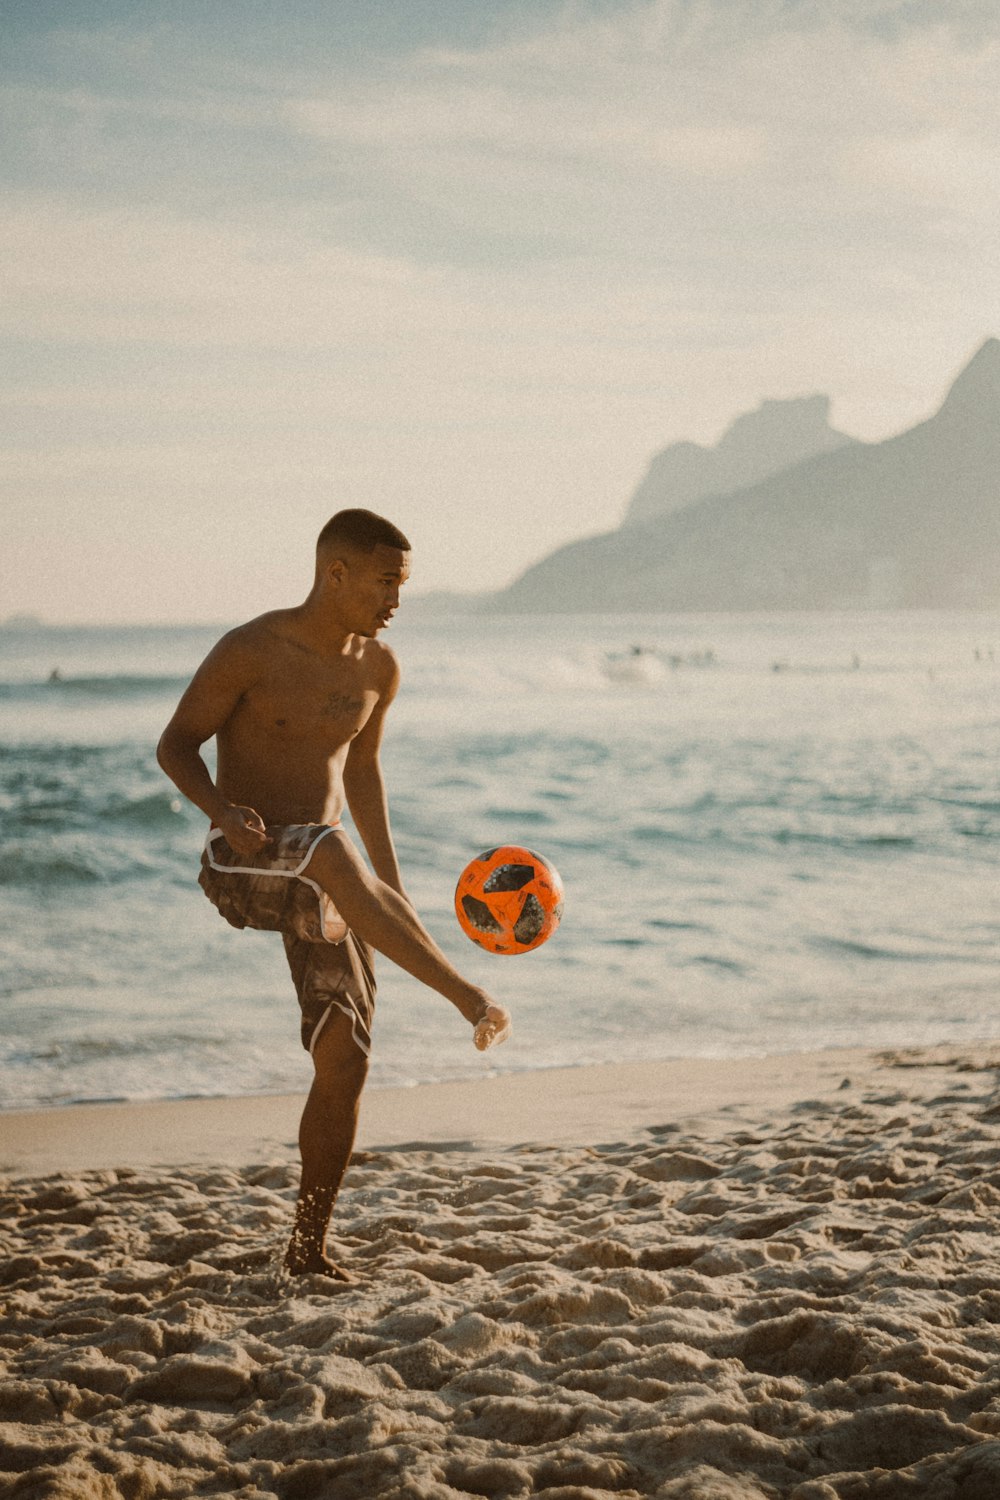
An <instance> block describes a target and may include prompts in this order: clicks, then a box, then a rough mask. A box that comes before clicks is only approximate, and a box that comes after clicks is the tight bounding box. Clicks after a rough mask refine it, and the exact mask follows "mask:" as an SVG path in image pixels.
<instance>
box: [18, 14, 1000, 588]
mask: <svg viewBox="0 0 1000 1500" xmlns="http://www.w3.org/2000/svg"><path fill="white" fill-rule="evenodd" d="M499 11H500V19H498V21H497V23H496V25H495V27H494V28H493V29H492V31H491V32H490V33H489V35H488V37H487V39H486V40H484V41H481V42H480V43H479V44H478V45H476V46H474V47H473V46H469V45H463V46H458V45H454V44H451V43H449V42H448V40H447V39H444V40H443V41H442V43H441V44H439V45H435V46H421V47H414V48H411V49H409V50H405V49H401V48H399V47H396V48H394V49H393V50H392V51H391V52H388V51H385V50H379V48H378V47H375V46H372V47H370V48H368V49H367V50H365V49H364V48H355V49H354V51H353V52H352V53H351V56H350V57H349V58H346V59H345V58H344V57H341V56H338V55H336V54H335V53H334V52H333V51H330V52H327V53H323V52H321V51H317V53H316V55H315V57H313V58H311V59H310V58H309V57H308V56H307V55H305V54H304V53H303V51H302V49H301V47H300V48H298V49H297V50H296V51H295V54H294V57H293V56H292V54H291V52H290V51H288V52H282V51H281V50H280V47H279V49H278V50H277V51H276V52H275V54H274V56H273V58H272V59H271V61H270V63H269V64H267V65H265V62H264V61H263V57H264V55H266V48H264V47H262V45H261V44H260V39H259V38H256V40H254V39H253V38H251V40H250V41H248V42H247V44H246V46H243V44H242V38H241V36H240V34H239V33H238V32H234V33H232V35H231V36H230V37H229V38H228V41H227V45H226V47H225V49H223V48H222V47H221V42H220V37H219V36H215V37H214V38H211V39H209V40H206V39H205V38H201V37H199V38H198V39H197V40H196V39H195V38H194V36H189V37H187V38H185V37H184V36H183V35H181V34H179V33H178V32H176V31H174V30H171V29H170V28H167V29H166V30H163V29H162V28H159V29H158V28H157V27H155V26H151V25H150V24H148V15H147V13H145V12H144V11H143V10H142V7H137V10H136V20H135V22H134V24H132V25H131V26H127V27H125V28H124V30H122V29H119V31H118V32H117V33H114V34H112V35H110V36H108V35H107V34H105V33H98V32H92V33H89V40H88V47H87V48H86V49H81V48H78V47H76V43H75V42H73V39H72V38H71V37H68V36H63V37H58V38H56V39H55V40H53V39H51V38H49V39H48V40H46V39H45V38H41V39H39V40H38V42H37V45H36V50H35V54H34V59H33V63H32V67H31V69H30V70H29V69H25V70H24V71H23V73H22V74H21V75H20V76H12V77H11V79H10V81H9V84H8V88H7V92H6V108H7V115H6V119H7V123H8V126H9V127H10V128H9V129H8V135H9V138H10V140H11V142H12V150H11V151H10V152H9V153H8V155H7V168H8V172H9V174H10V175H9V178H8V191H7V199H6V207H5V213H4V215H3V216H2V217H0V256H2V258H3V264H4V276H5V292H6V295H5V298H4V300H3V303H2V304H0V333H3V334H5V335H6V337H7V339H8V340H9V342H10V345H11V348H12V349H14V350H16V351H18V359H19V365H18V367H17V373H16V375H15V376H14V377H13V378H11V379H10V380H8V381H7V382H6V383H3V382H0V404H4V405H6V406H7V407H8V410H9V412H10V413H12V414H15V416H16V427H14V429H13V430H16V431H17V432H18V434H19V440H18V442H17V444H16V445H15V444H13V443H11V444H9V445H8V449H7V451H6V452H5V455H4V467H5V472H6V473H7V475H8V476H9V482H10V486H11V489H12V492H13V493H15V494H18V495H20V496H22V497H23V502H24V505H25V514H26V515H29V513H30V512H31V508H32V507H33V508H34V511H35V512H37V513H38V514H42V513H43V511H44V510H45V505H46V504H47V503H49V502H51V504H50V511H49V512H46V513H52V508H53V507H54V508H55V509H58V507H59V506H65V505H67V504H71V503H74V497H76V498H77V499H83V500H85V501H86V503H87V504H88V505H90V506H92V507H94V513H95V515H98V514H100V513H101V512H100V507H101V506H102V505H103V504H104V503H105V500H104V498H102V497H104V496H105V495H106V494H111V493H112V492H113V495H114V497H115V500H114V503H115V504H116V505H117V506H118V512H117V514H119V515H121V514H128V516H129V517H130V518H131V520H130V524H132V525H133V526H134V527H135V528H140V527H142V526H143V525H146V524H147V523H146V522H145V521H144V520H143V504H144V503H145V502H146V501H147V500H149V499H152V500H153V501H155V504H156V505H157V506H158V507H160V508H161V509H162V510H163V511H164V512H166V510H167V508H168V507H171V506H173V507H174V508H175V509H176V510H177V512H178V513H180V514H183V515H184V516H185V518H187V519H189V520H190V521H191V522H192V523H195V522H196V521H197V518H198V516H200V515H203V514H205V513H206V510H207V509H210V510H211V512H212V515H213V517H215V518H216V522H215V524H217V525H218V528H219V529H220V530H221V531H223V532H225V531H226V529H227V528H228V529H229V531H232V530H233V529H234V528H237V529H238V528H239V527H240V526H244V527H247V526H249V528H250V529H251V531H252V530H253V529H254V527H255V526H256V525H257V524H258V523H261V521H262V518H263V520H265V521H266V522H267V524H270V517H271V516H272V514H273V512H274V507H275V505H276V504H278V503H279V502H280V504H281V505H282V507H285V508H286V511H287V514H288V515H289V517H291V518H292V519H295V518H298V520H297V521H296V524H299V523H301V527H302V530H303V533H305V532H307V531H309V530H310V529H311V527H312V522H313V518H314V516H315V514H316V513H317V512H318V511H320V510H322V509H325V508H326V507H327V506H328V501H329V499H330V498H331V495H332V494H334V493H337V494H338V495H341V496H343V495H348V496H349V497H350V499H351V500H352V501H354V502H356V503H361V504H371V505H373V506H374V508H376V509H379V508H381V507H383V506H384V507H385V508H386V509H390V510H391V511H392V513H394V514H397V515H398V516H399V517H400V519H401V524H403V525H404V529H406V530H407V531H410V530H411V529H412V530H413V531H414V532H415V533H419V531H420V528H421V526H422V525H423V526H424V527H425V532H424V536H425V539H426V541H427V544H428V545H427V547H426V548H425V553H426V552H427V551H430V552H432V553H433V554H434V557H435V559H436V560H437V565H438V566H439V567H440V571H439V572H436V573H432V574H430V575H428V574H424V575H422V581H423V582H424V583H425V584H427V585H431V584H433V585H438V584H446V583H447V582H449V581H458V580H461V581H463V582H465V583H470V582H481V583H482V584H484V585H493V584H499V583H501V582H503V581H505V579H506V578H509V577H510V576H511V575H512V574H513V573H515V572H516V571H518V569H519V568H520V567H523V566H525V565H526V564H527V563H528V562H530V561H531V560H533V558H535V557H537V556H538V555H539V554H540V553H542V552H543V551H545V550H547V549H548V548H550V547H552V546H555V545H557V544H558V543H560V542H562V541H565V540H568V539H570V538H571V537H573V536H576V535H579V534H581V533H583V532H585V531H594V530H600V529H603V528H606V527H608V526H611V525H613V524H614V523H615V521H616V520H617V518H618V515H619V514H620V512H621V510H622V508H623V506H624V504H625V502H626V499H627V496H628V492H629V489H630V488H631V486H632V485H633V484H634V483H635V482H636V481H637V480H638V478H639V476H640V474H641V472H642V470H643V468H644V467H645V464H646V462H647V461H648V458H649V456H650V455H651V453H652V452H653V451H654V450H655V449H656V448H658V447H661V446H663V445H664V444H665V443H667V442H669V441H672V440H675V439H677V438H693V439H695V440H698V441H714V439H715V438H716V437H717V436H718V435H719V433H720V431H721V430H722V428H723V427H724V426H726V425H727V423H728V422H729V421H730V420H731V418H732V417H733V416H734V415H735V414H736V413H737V412H739V411H740V410H746V409H747V408H749V407H752V406H755V405H756V404H757V403H758V402H759V401H760V400H761V398H762V397H764V396H771V397H780V396H786V395H801V394H807V393H809V392H811V391H815V390H818V389H819V390H829V391H830V392H831V393H832V394H833V396H834V402H835V404H834V418H835V420H836V421H837V422H838V423H839V424H840V425H843V426H844V427H846V428H847V429H848V430H854V431H856V432H857V433H858V435H859V436H863V437H879V436H884V435H885V434H886V433H887V432H889V431H892V430H896V429H898V428H899V427H902V426H903V425H906V423H907V422H908V421H912V420H916V419H917V418H918V417H919V416H922V415H924V414H926V412H927V411H929V410H930V409H932V408H933V406H934V405H935V404H936V402H937V400H938V398H939V396H940V394H941V391H942V389H943V385H944V383H945V377H946V375H947V374H948V373H950V372H952V371H954V370H957V368H958V367H959V365H960V364H961V363H962V361H963V359H964V358H966V357H967V356H968V354H969V353H971V352H972V350H973V349H974V348H975V347H976V345H977V344H978V343H979V342H980V341H981V340H982V338H983V337H984V336H985V335H986V334H988V333H990V332H996V331H998V329H1000V295H998V294H997V293H996V292H995V291H994V290H993V288H992V286H991V285H990V284H989V283H988V282H987V281H986V279H985V278H984V275H983V266H984V264H985V256H984V251H985V246H986V245H987V243H988V242H989V240H990V238H991V236H992V234H993V233H994V232H995V228H996V217H997V208H996V206H995V205H996V195H995V193H994V192H993V190H992V176H993V155H994V151H995V123H994V122H995V100H996V97H997V95H998V92H1000V50H998V49H1000V42H998V35H997V33H998V23H997V19H996V16H995V14H994V13H993V12H992V10H987V9H984V7H983V6H977V5H972V4H963V3H961V0H960V3H959V4H957V5H956V6H955V7H954V8H949V13H948V17H947V18H946V19H944V20H943V19H942V18H941V8H940V7H939V6H937V5H931V4H929V3H928V4H910V3H908V4H906V5H903V4H901V3H900V4H889V3H884V4H882V3H872V4H867V3H866V4H861V3H858V4H853V3H848V0H842V3H839V4H838V3H833V4H823V5H822V6H821V5H820V4H818V3H816V4H813V3H791V0H786V3H780V0H773V3H764V0H762V3H760V4H754V5H752V6H749V5H746V4H745V3H743V0H738V3H737V0H691V3H684V0H657V3H648V4H629V5H602V6H600V7H599V8H592V7H588V6H585V5H575V6H567V7H566V8H565V9H564V10H561V11H560V12H559V14H558V17H557V18H556V19H551V12H550V11H548V10H545V11H544V12H543V11H542V9H541V8H539V10H538V11H537V12H536V11H521V12H520V17H521V18H520V19H519V20H518V21H517V22H516V23H515V22H514V21H513V20H512V19H511V14H512V13H511V12H507V11H503V8H502V7H499ZM546 17H547V18H548V19H546ZM991 17H992V19H991ZM283 34H284V33H281V34H280V35H283ZM288 34H289V36H290V35H291V28H290V29H289V33H288ZM273 35H274V36H275V37H278V38H279V40H280V35H279V33H278V32H275V33H273ZM209 41H210V42H211V45H210V44H209ZM71 42H72V43H73V44H72V45H71ZM289 46H290V43H289ZM79 58H82V61H79V62H76V61H74V59H79ZM12 420H13V418H12ZM290 492H291V494H292V498H289V493H290ZM46 496H48V497H49V501H46ZM179 497H181V498H179ZM108 503H110V501H108ZM498 512H500V513H502V514H503V515H504V517H505V521H506V523H507V524H506V526H505V529H504V537H505V544H504V547H502V548H491V549H490V550H489V554H488V555H484V553H483V550H482V548H481V546H480V541H479V539H480V537H481V535H482V530H483V524H484V518H488V517H490V516H492V515H493V514H496V513H498ZM29 518H30V516H29ZM307 521H308V524H307ZM193 530H194V531H195V532H196V531H197V526H196V525H193ZM248 545H249V544H248ZM275 548H276V549H278V550H280V548H279V544H278V543H277V542H276V543H275ZM249 555H250V554H249V552H248V553H247V554H246V558H247V559H249ZM274 555H275V556H276V555H277V551H275V553H274ZM189 561H190V566H191V568H192V569H198V568H200V567H201V562H200V561H199V560H196V559H194V558H193V557H192V558H190V559H189ZM288 569H289V572H288V576H291V574H292V564H291V562H289V564H288ZM192 576H194V573H192ZM199 576H200V575H199ZM226 607H227V609H228V607H229V606H226ZM233 607H234V609H235V608H237V607H238V600H236V599H235V596H234V605H233ZM163 608H166V605H164V606H163ZM160 612H162V610H161V611H160Z"/></svg>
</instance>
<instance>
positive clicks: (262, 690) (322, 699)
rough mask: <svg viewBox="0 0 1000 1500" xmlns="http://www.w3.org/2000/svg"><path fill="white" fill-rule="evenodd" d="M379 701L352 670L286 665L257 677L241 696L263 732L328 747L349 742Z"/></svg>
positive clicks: (250, 716) (250, 717)
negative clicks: (311, 741) (327, 745)
mask: <svg viewBox="0 0 1000 1500" xmlns="http://www.w3.org/2000/svg"><path fill="white" fill-rule="evenodd" d="M377 699H378V693H377V691H376V690H375V688H374V687H372V686H371V685H370V684H368V683H366V682H365V680H364V678H363V677H362V676H361V674H360V673H358V672H357V671H351V670H334V669H326V668H323V667H311V668H309V669H303V668H301V667H295V666H289V665H288V664H287V663H286V664H283V665H280V666H276V667H275V669H274V670H271V671H268V672H266V673H264V674H263V675H262V677H261V678H260V680H259V681H258V682H256V683H255V684H254V686H253V687H252V688H251V689H250V690H249V692H248V693H247V694H246V697H245V700H244V711H245V715H246V717H247V718H248V719H250V720H252V721H253V722H254V723H255V724H256V725H257V726H258V727H259V729H260V731H261V732H262V733H265V734H268V735H270V734H271V733H275V734H280V735H287V736H288V737H289V739H290V740H292V741H299V742H301V741H302V740H303V739H310V740H316V741H320V742H323V743H328V744H330V745H331V746H336V745H340V744H343V743H344V742H345V741H346V740H349V739H353V738H354V736H355V735H356V734H357V733H358V732H359V730H361V729H362V728H363V727H364V725H365V723H366V722H367V720H368V718H369V715H370V714H371V711H372V709H373V708H374V706H375V703H376V702H377Z"/></svg>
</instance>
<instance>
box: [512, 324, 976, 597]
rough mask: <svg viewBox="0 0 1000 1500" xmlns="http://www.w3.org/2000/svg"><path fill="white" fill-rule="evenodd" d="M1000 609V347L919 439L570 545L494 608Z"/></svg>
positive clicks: (962, 382) (796, 470) (851, 455)
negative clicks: (998, 607)
mask: <svg viewBox="0 0 1000 1500" xmlns="http://www.w3.org/2000/svg"><path fill="white" fill-rule="evenodd" d="M824 425H825V419H824ZM720 447H721V444H720ZM667 451H668V452H669V451H670V450H667ZM997 606H1000V342H998V341H997V340H996V339H988V340H987V342H986V343H985V344H984V345H983V346H982V348H981V349H980V350H979V351H978V353H977V354H976V355H975V357H974V358H973V359H972V361H971V362H970V364H969V365H968V366H967V367H966V369H965V370H963V371H962V373H961V374H960V375H959V377H958V379H957V380H956V381H955V383H954V385H953V386H952V388H951V390H950V391H949V393H948V396H947V398H946V400H945V402H944V404H943V405H942V407H941V409H940V411H938V412H937V414H936V415H935V416H933V417H931V418H930V419H929V420H928V421H926V422H921V423H920V424H919V426H916V427H913V428H911V429H910V430H909V431H907V432H903V433H901V434H899V435H898V436H897V437H893V438H888V439H887V440H886V441H885V442H882V443H871V444H867V443H855V442H848V443H842V444H841V446H839V447H837V448H835V449H834V450H833V451H831V452H827V453H822V454H820V455H818V456H814V457H811V458H806V459H804V460H802V461H801V462H799V463H796V464H793V465H792V466H791V467H789V468H785V469H783V470H781V472H779V473H776V474H772V475H770V476H769V477H768V478H765V479H763V480H761V481H760V482H759V483H756V484H752V485H749V486H747V487H744V488H741V489H739V490H736V491H734V492H731V493H729V494H716V495H712V496H708V497H705V498H702V499H699V500H697V501H695V502H693V503H690V504H688V505H686V506H684V507H683V508H682V509H680V510H676V511H672V512H669V513H667V514H661V515H658V516H654V517H653V518H652V519H649V520H647V521H645V522H644V523H642V524H638V523H636V524H629V525H626V526H623V527H622V528H621V529H620V530H618V531H615V532H612V533H610V534H608V535H604V536H598V537H591V538H589V539H587V540H585V541H581V542H575V543H571V544H570V545H569V546H566V547H563V548H561V549H560V550H559V551H558V552H555V553H553V554H552V555H551V556H550V557H547V558H545V559H544V560H543V561H542V562H540V563H537V564H536V565H535V566H534V567H532V568H529V569H528V571H527V572H526V573H524V574H523V575H522V576H521V577H520V578H519V579H518V580H517V581H516V582H515V583H514V584H513V585H512V586H511V587H510V588H509V589H507V590H506V591H505V592H503V593H502V594H498V595H495V596H493V598H492V600H490V602H489V607H490V608H492V609H502V610H620V611H638V610H643V611H645V610H650V611H658V610H751V609H838V608H857V607H860V608H876V609H877V608H893V607H912V608H945V607H952V608H992V607H997Z"/></svg>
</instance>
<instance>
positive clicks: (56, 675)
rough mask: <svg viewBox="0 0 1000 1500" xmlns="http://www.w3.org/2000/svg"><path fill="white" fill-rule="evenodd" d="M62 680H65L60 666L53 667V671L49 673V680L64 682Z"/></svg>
mask: <svg viewBox="0 0 1000 1500" xmlns="http://www.w3.org/2000/svg"><path fill="white" fill-rule="evenodd" d="M62 680H63V674H62V673H61V672H60V670H59V668H58V667H53V668H52V671H51V672H50V673H49V681H50V682H62Z"/></svg>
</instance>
